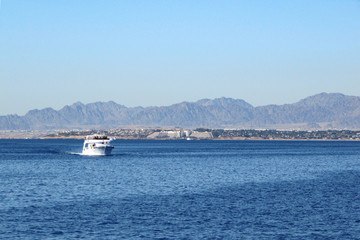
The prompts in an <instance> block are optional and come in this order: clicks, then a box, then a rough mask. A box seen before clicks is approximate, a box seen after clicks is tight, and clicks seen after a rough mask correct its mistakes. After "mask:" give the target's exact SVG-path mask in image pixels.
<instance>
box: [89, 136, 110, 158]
mask: <svg viewBox="0 0 360 240" xmlns="http://www.w3.org/2000/svg"><path fill="white" fill-rule="evenodd" d="M112 140H113V139H111V138H109V137H108V136H105V135H89V136H86V138H85V142H84V147H83V151H82V154H83V155H93V156H99V155H110V154H111V151H112V150H113V148H114V146H111V145H110V142H111V141H112Z"/></svg>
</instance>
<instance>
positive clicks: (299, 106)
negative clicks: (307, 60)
mask: <svg viewBox="0 0 360 240" xmlns="http://www.w3.org/2000/svg"><path fill="white" fill-rule="evenodd" d="M130 126H131V127H134V126H138V127H184V128H198V127H204V128H247V129H259V128H262V129H264V128H266V129H287V130H291V129H299V130H314V129H360V97H356V96H346V95H344V94H340V93H320V94H317V95H314V96H310V97H307V98H305V99H302V100H300V101H298V102H296V103H293V104H284V105H266V106H259V107H254V106H252V105H251V104H249V103H247V102H245V101H244V100H241V99H232V98H224V97H223V98H216V99H202V100H199V101H197V102H182V103H178V104H174V105H171V106H162V107H132V108H129V107H126V106H123V105H120V104H117V103H115V102H113V101H110V102H95V103H89V104H83V103H81V102H77V103H74V104H72V105H70V106H69V105H67V106H65V107H63V108H62V109H60V110H58V111H56V110H54V109H52V108H45V109H41V110H37V109H35V110H31V111H29V112H28V113H26V114H25V115H24V116H18V115H16V114H15V115H6V116H0V130H51V129H109V128H119V127H130Z"/></svg>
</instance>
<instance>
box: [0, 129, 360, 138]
mask: <svg viewBox="0 0 360 240" xmlns="http://www.w3.org/2000/svg"><path fill="white" fill-rule="evenodd" d="M92 134H104V135H108V136H110V137H113V138H116V139H158V140H167V139H168V140H176V139H186V140H201V139H209V140H323V141H325V140H337V141H346V140H350V141H359V140H360V130H359V131H354V130H321V131H320V130H314V131H295V130H292V131H289V130H283V131H282V130H269V129H207V128H196V129H182V128H134V129H131V128H129V129H126V128H125V129H124V128H119V129H108V130H58V131H49V132H37V131H1V132H0V138H38V139H57V138H74V139H76V138H78V139H79V138H80V139H81V138H84V137H85V136H87V135H92Z"/></svg>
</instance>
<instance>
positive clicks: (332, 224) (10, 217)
mask: <svg viewBox="0 0 360 240" xmlns="http://www.w3.org/2000/svg"><path fill="white" fill-rule="evenodd" d="M82 143H83V142H82V141H81V140H0V239H360V142H306V141H303V142H296V141H150V140H149V141H145V140H143V141H140V140H116V141H114V142H113V144H114V146H115V149H114V150H113V155H112V156H105V157H90V156H82V155H79V154H78V153H80V152H81V148H82Z"/></svg>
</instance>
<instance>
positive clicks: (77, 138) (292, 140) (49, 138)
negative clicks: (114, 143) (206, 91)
mask: <svg viewBox="0 0 360 240" xmlns="http://www.w3.org/2000/svg"><path fill="white" fill-rule="evenodd" d="M85 137H86V136H69V137H47V136H40V137H30V136H27V137H25V136H24V137H15V136H12V137H11V136H9V137H3V136H0V140H84V139H85ZM109 137H113V138H115V140H151V141H178V140H183V141H187V139H185V138H136V137H114V136H109ZM201 140H207V141H288V142H294V141H312V142H360V139H348V138H341V139H328V138H323V139H311V138H309V139H304V138H301V139H300V138H299V139H287V138H271V139H269V138H245V137H225V138H204V139H191V140H190V141H201Z"/></svg>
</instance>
